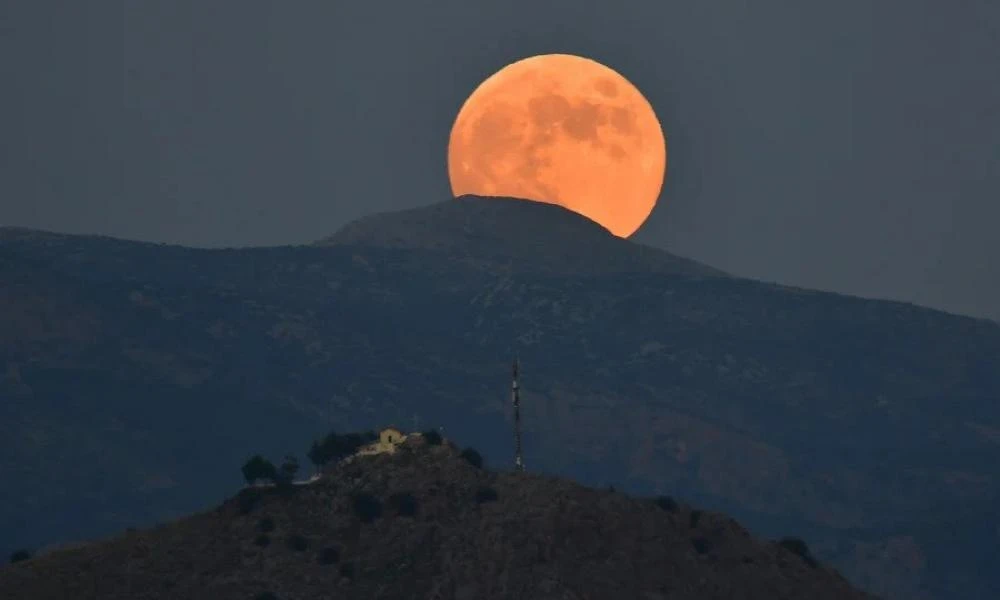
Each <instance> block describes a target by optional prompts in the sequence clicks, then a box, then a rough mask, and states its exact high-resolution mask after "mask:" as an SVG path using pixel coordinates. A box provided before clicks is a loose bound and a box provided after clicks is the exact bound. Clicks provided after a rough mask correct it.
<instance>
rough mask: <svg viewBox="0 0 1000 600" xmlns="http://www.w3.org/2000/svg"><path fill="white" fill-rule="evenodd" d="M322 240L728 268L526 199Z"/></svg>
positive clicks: (351, 227)
mask: <svg viewBox="0 0 1000 600" xmlns="http://www.w3.org/2000/svg"><path fill="white" fill-rule="evenodd" d="M316 245H320V246H340V245H358V246H375V247H382V248H405V249H412V250H426V251H433V252H444V253H449V254H453V255H455V257H456V258H458V259H461V260H465V261H473V262H479V263H481V264H483V266H489V267H491V268H493V267H496V266H497V265H498V264H501V265H502V264H509V263H517V264H518V269H524V270H528V271H545V272H552V273H563V274H570V273H573V274H580V273H595V274H596V273H607V272H633V271H647V272H648V271H651V270H652V271H657V272H665V273H670V274H678V275H693V276H723V275H725V274H724V273H722V272H721V271H718V270H716V269H713V268H711V267H708V266H705V265H702V264H699V263H697V262H695V261H693V260H690V259H687V258H682V257H679V256H675V255H673V254H670V253H668V252H665V251H663V250H659V249H657V248H652V247H649V246H644V245H641V244H637V243H635V242H631V241H629V240H626V239H622V238H619V237H616V236H615V235H613V234H612V233H611V232H610V231H608V230H607V229H605V228H604V227H602V226H601V225H599V224H598V223H595V222H594V221H591V220H590V219H588V218H586V217H584V216H582V215H580V214H577V213H575V212H573V211H570V210H567V209H565V208H563V207H561V206H557V205H554V204H547V203H542V202H535V201H532V200H524V199H520V198H500V197H483V196H472V195H466V196H460V197H459V198H456V199H451V200H445V201H443V202H437V203H435V204H431V205H428V206H422V207H418V208H411V209H406V210H400V211H393V212H386V213H380V214H375V215H370V216H367V217H363V218H361V219H358V220H357V221H354V222H352V223H349V224H348V225H346V226H345V227H343V228H342V229H340V231H338V232H337V233H335V234H334V235H332V236H330V237H328V238H325V239H323V240H320V241H318V242H316Z"/></svg>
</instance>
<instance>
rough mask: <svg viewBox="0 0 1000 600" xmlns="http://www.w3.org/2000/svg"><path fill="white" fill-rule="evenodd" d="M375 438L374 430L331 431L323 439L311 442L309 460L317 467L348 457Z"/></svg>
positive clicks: (376, 437)
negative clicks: (361, 431) (353, 431)
mask: <svg viewBox="0 0 1000 600" xmlns="http://www.w3.org/2000/svg"><path fill="white" fill-rule="evenodd" d="M377 439H378V435H377V434H376V433H375V432H374V431H366V432H364V433H346V434H343V435H338V434H337V433H336V432H333V431H331V432H330V433H328V434H327V435H326V436H325V437H323V439H321V440H316V441H314V442H313V443H312V446H310V447H309V452H308V456H309V460H310V461H311V462H312V463H313V464H314V465H316V466H317V467H321V466H323V465H326V464H328V463H331V462H337V461H339V460H341V459H343V458H345V457H348V456H350V455H352V454H354V453H355V452H357V450H358V448H360V447H361V446H363V445H365V444H368V443H370V442H374V441H375V440H377Z"/></svg>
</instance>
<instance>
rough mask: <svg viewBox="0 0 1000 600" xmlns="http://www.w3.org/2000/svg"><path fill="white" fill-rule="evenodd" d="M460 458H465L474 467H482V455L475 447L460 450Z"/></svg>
mask: <svg viewBox="0 0 1000 600" xmlns="http://www.w3.org/2000/svg"><path fill="white" fill-rule="evenodd" d="M462 458H464V459H465V460H467V461H468V462H469V464H470V465H472V466H473V467H476V468H477V469H482V468H483V456H482V455H481V454H479V452H477V451H476V449H475V448H466V449H465V450H462Z"/></svg>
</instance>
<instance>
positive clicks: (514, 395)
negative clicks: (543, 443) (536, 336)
mask: <svg viewBox="0 0 1000 600" xmlns="http://www.w3.org/2000/svg"><path fill="white" fill-rule="evenodd" d="M519 364H520V361H518V359H517V357H515V358H514V380H513V382H512V383H511V387H510V395H511V400H512V401H513V403H514V470H515V471H523V470H524V461H523V460H521V390H520V388H519V387H518V385H517V375H518V373H517V371H518V366H519Z"/></svg>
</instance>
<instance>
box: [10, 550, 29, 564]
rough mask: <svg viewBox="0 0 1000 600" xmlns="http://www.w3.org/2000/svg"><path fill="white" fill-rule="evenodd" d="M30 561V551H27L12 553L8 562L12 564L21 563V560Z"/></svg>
mask: <svg viewBox="0 0 1000 600" xmlns="http://www.w3.org/2000/svg"><path fill="white" fill-rule="evenodd" d="M30 559H31V550H27V549H21V550H16V551H14V552H12V553H11V555H10V562H12V563H16V562H21V561H23V560H30Z"/></svg>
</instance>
